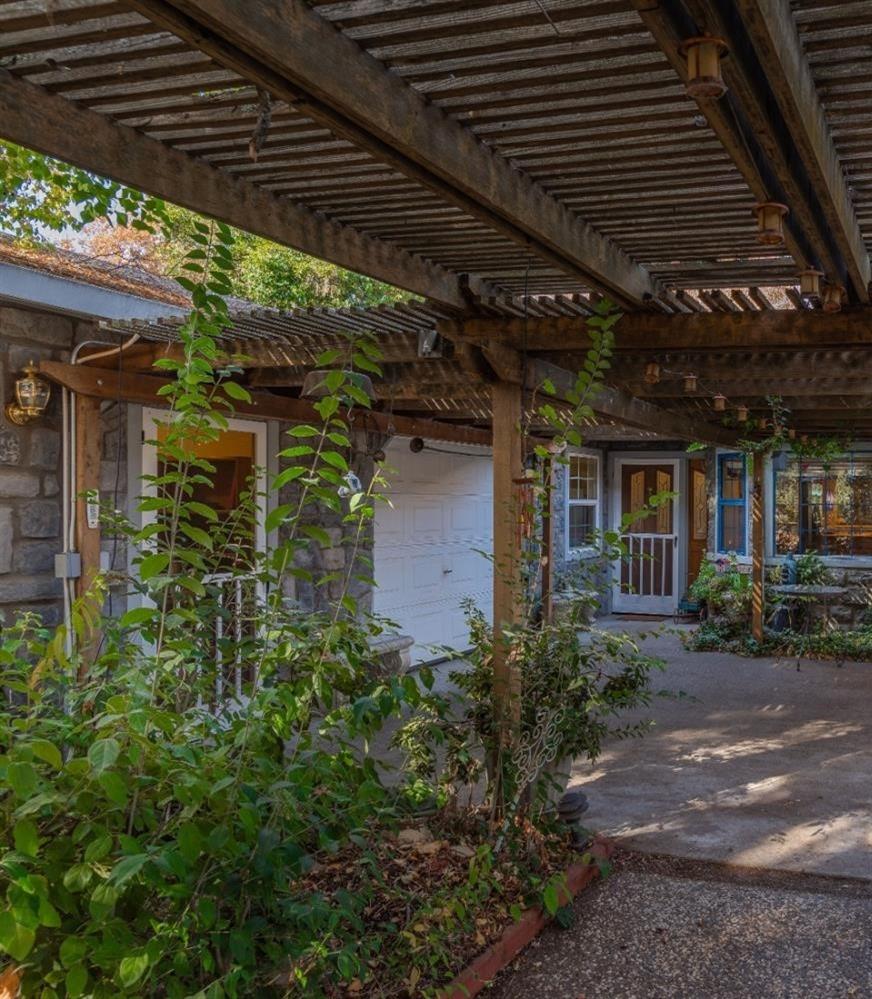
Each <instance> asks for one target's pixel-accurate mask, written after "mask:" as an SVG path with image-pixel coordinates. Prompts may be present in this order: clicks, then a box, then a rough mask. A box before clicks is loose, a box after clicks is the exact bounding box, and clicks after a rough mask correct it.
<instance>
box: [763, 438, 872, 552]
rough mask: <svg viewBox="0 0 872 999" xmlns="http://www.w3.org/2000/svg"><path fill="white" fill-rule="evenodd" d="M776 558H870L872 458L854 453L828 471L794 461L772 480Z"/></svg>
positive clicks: (871, 540)
mask: <svg viewBox="0 0 872 999" xmlns="http://www.w3.org/2000/svg"><path fill="white" fill-rule="evenodd" d="M775 542H776V551H777V552H778V554H781V555H783V554H785V553H787V552H807V551H816V552H819V553H820V554H822V555H869V554H872V455H854V456H853V457H848V458H843V459H842V460H840V461H834V462H832V463H831V464H829V465H828V466H827V467H826V468H824V467H823V465H821V464H820V463H818V462H811V461H803V462H796V461H794V462H792V463H791V465H790V467H789V468H788V469H787V471H783V472H778V473H777V474H776V476H775Z"/></svg>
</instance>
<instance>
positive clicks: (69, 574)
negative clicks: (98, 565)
mask: <svg viewBox="0 0 872 999" xmlns="http://www.w3.org/2000/svg"><path fill="white" fill-rule="evenodd" d="M81 575H82V556H81V555H80V554H79V553H78V552H60V554H58V555H55V577H56V578H57V579H78V578H79V576H81Z"/></svg>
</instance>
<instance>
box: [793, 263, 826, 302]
mask: <svg viewBox="0 0 872 999" xmlns="http://www.w3.org/2000/svg"><path fill="white" fill-rule="evenodd" d="M823 276H824V272H823V271H817V270H815V269H814V267H806V269H805V270H804V271H800V272H799V293H800V295H802V297H803V298H820V297H821V278H822V277H823Z"/></svg>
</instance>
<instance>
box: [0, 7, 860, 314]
mask: <svg viewBox="0 0 872 999" xmlns="http://www.w3.org/2000/svg"><path fill="white" fill-rule="evenodd" d="M311 6H312V7H313V8H314V10H315V11H316V12H317V14H318V15H319V16H320V17H321V18H324V19H325V20H327V21H329V22H330V23H331V24H333V25H334V26H335V27H336V28H337V29H338V30H339V31H341V32H342V33H343V34H344V35H346V36H347V37H348V38H351V39H353V40H354V41H355V42H356V43H357V44H358V45H359V46H360V47H362V48H363V49H364V50H365V51H366V52H368V53H369V54H371V55H372V56H373V57H374V58H375V59H377V60H378V61H379V62H380V63H382V64H383V65H384V66H385V67H386V69H387V70H388V71H389V72H390V74H391V75H392V76H395V77H399V78H401V79H402V80H404V81H405V82H406V83H407V84H408V86H409V87H411V88H412V89H413V90H414V91H416V92H417V93H419V94H420V95H422V96H424V97H425V98H426V99H427V101H428V102H430V104H431V105H434V106H435V107H438V108H440V109H442V110H443V111H444V113H445V115H446V116H448V117H450V118H451V119H453V120H454V121H456V122H459V123H460V124H462V126H463V127H464V128H465V129H467V130H468V131H470V132H471V133H472V134H473V135H474V136H475V137H476V138H477V139H478V140H479V141H480V142H481V143H482V144H483V145H484V146H486V147H487V148H488V149H489V150H492V151H493V152H494V153H496V154H497V155H498V156H499V157H500V158H501V159H503V160H505V161H506V162H508V163H509V164H511V166H512V168H513V169H514V170H516V171H520V172H522V173H523V174H524V175H526V177H528V178H530V179H531V180H533V181H534V182H535V183H536V185H537V186H538V187H539V188H541V189H542V190H544V191H545V192H547V193H548V194H549V195H551V196H552V197H553V198H554V199H556V201H557V202H559V204H560V205H563V206H565V207H566V208H567V209H569V210H570V211H571V212H573V213H576V214H577V215H578V216H579V217H580V218H582V219H584V220H585V221H586V222H588V223H590V224H591V225H592V226H593V227H594V228H595V229H596V230H597V231H598V232H599V233H601V234H602V235H603V236H605V237H607V238H608V239H609V240H611V241H612V242H613V243H614V244H615V245H616V246H617V247H619V248H620V249H621V250H623V251H624V252H625V253H626V254H627V255H628V256H629V257H630V258H632V259H633V260H634V261H636V262H637V263H638V264H639V265H641V266H642V267H643V268H644V269H645V270H646V271H647V272H649V273H650V275H651V277H652V279H653V280H654V282H655V283H658V284H659V285H660V286H661V287H662V288H663V290H664V291H665V290H667V289H669V288H672V289H685V288H700V287H707V288H714V287H727V288H733V287H736V286H748V285H761V284H762V285H781V284H791V283H793V281H794V277H795V266H794V264H793V261H792V260H791V259H790V257H788V256H786V255H785V253H784V251H783V250H779V249H777V248H776V249H767V248H763V247H760V246H759V245H758V244H757V243H756V242H755V234H754V220H753V218H752V214H751V206H752V204H753V202H754V200H755V199H754V198H753V197H752V195H751V193H750V192H749V189H748V187H747V185H746V184H745V182H744V180H743V178H742V175H741V174H740V173H739V171H738V170H737V169H736V167H735V166H734V165H733V163H732V162H731V160H730V158H729V156H728V155H727V153H726V152H725V151H724V149H723V148H722V146H721V145H720V143H719V141H718V139H717V138H716V136H715V134H714V133H713V132H712V131H711V130H710V129H709V128H708V126H707V125H706V122H705V119H703V118H702V117H701V116H700V114H699V110H698V107H697V105H696V103H695V102H694V101H693V100H691V99H690V98H688V97H687V96H686V95H685V93H684V90H683V86H682V84H681V82H680V81H679V79H678V78H677V77H676V75H675V73H674V71H673V69H672V68H671V66H670V65H669V63H668V62H667V60H666V58H665V56H664V55H663V53H662V52H661V50H660V48H659V47H658V45H657V43H656V42H655V40H654V38H653V37H652V36H651V34H650V33H649V31H648V30H647V28H646V27H645V25H644V24H643V22H642V21H641V19H640V18H639V15H638V14H637V13H636V11H635V10H633V9H632V7H631V5H630V4H629V3H627V2H624V0H547V3H546V2H539V0H519V2H514V3H506V2H504V0H463V2H457V0H408V2H405V0H399V2H397V0H391V2H388V0H312V2H311ZM795 6H796V7H797V8H799V13H800V14H801V15H803V16H804V14H805V9H806V8H809V9H812V8H816V7H820V4H814V3H799V4H796V5H795ZM844 6H845V7H853V8H857V9H858V10H859V9H860V8H862V7H863V6H864V5H863V4H846V5H844ZM827 14H828V20H832V19H834V18H836V14H837V12H836V11H834V9H832V8H830V9H828V12H827ZM843 20H844V21H845V23H846V25H848V29H847V30H854V29H853V28H852V27H851V25H852V24H853V23H854V22H855V21H856V20H857V17H856V15H855V17H854V21H851V19H850V18H844V19H843ZM803 23H805V22H803ZM863 24H864V25H865V21H863ZM835 30H838V29H835ZM858 30H861V31H862V30H863V26H862V25H861V26H860V28H859V29H858ZM833 33H834V31H833V30H829V31H827V32H824V33H823V35H824V36H825V38H826V39H827V40H829V39H830V38H831V36H832V35H833ZM820 34H821V33H820V32H818V33H812V34H809V35H807V37H808V39H809V41H810V42H811V43H813V44H817V42H818V41H819V40H823V39H819V35H820ZM829 51H830V50H829V49H827V50H826V52H827V55H829ZM811 56H812V57H813V58H814V60H815V65H816V66H821V65H822V60H823V56H822V55H821V53H819V52H818V51H817V50H816V49H814V48H813V49H812V50H811ZM0 61H2V64H3V65H4V66H5V67H6V68H7V69H8V70H9V71H10V72H11V73H12V74H13V76H15V77H16V78H20V79H23V80H26V81H28V82H30V83H33V84H35V85H37V86H39V87H41V88H43V89H44V90H45V91H47V92H49V93H51V94H54V95H59V96H62V97H63V98H64V99H66V100H69V101H73V102H75V103H76V105H77V106H79V107H83V108H87V109H91V110H93V111H96V112H98V113H99V114H101V115H104V116H107V117H109V118H110V119H112V120H113V121H115V122H118V123H121V124H125V125H129V126H131V127H133V128H134V129H136V130H137V131H139V132H141V133H143V134H144V135H147V136H149V137H151V138H154V139H157V140H159V141H160V142H162V143H165V144H167V145H169V146H172V147H174V148H176V149H178V150H181V151H183V152H184V153H186V154H187V155H189V156H191V157H196V158H197V159H200V160H202V161H204V162H205V163H208V164H210V165H211V166H214V167H215V168H217V169H220V170H221V171H224V172H227V173H229V174H231V175H233V176H235V177H239V178H244V179H245V180H247V181H249V182H251V183H253V184H256V185H258V186H259V187H260V188H262V189H264V190H267V191H270V192H273V193H275V194H276V195H279V196H281V197H282V198H288V199H292V200H293V201H294V202H296V203H298V204H303V205H305V206H306V207H308V208H311V209H312V210H314V211H315V212H317V213H320V214H322V215H323V216H326V217H327V218H329V219H332V220H335V221H337V222H339V223H341V224H342V225H343V226H347V227H351V228H353V229H355V230H357V231H359V232H362V233H365V234H367V235H369V236H371V237H375V238H376V239H378V240H379V241H382V242H383V243H387V244H390V245H392V246H397V247H401V248H403V249H405V250H407V251H409V252H410V253H412V254H414V255H416V256H420V257H423V258H426V259H427V260H430V261H433V262H435V263H436V264H439V265H440V266H442V267H444V268H446V269H447V270H449V271H451V272H456V273H461V274H462V273H474V274H476V275H477V276H479V277H480V278H481V279H482V280H483V281H486V282H489V283H490V284H491V285H493V286H494V287H495V288H497V289H498V290H501V291H504V292H505V293H507V294H515V295H517V294H520V293H522V292H523V291H524V290H525V289H526V290H527V291H529V292H530V293H536V294H570V295H571V294H577V293H579V292H581V291H585V290H587V286H586V285H585V283H584V282H582V281H580V280H579V278H578V276H577V275H572V274H567V273H566V272H565V271H563V270H561V269H560V268H559V267H556V266H554V264H552V263H550V262H549V261H547V260H542V259H540V258H538V257H537V256H536V255H535V254H531V253H530V252H528V251H527V250H526V249H525V248H524V246H523V245H521V244H520V243H519V242H518V241H514V240H511V239H509V238H507V236H506V235H504V234H503V233H501V232H497V231H494V229H493V228H492V227H490V226H489V225H488V224H487V223H485V222H483V221H481V220H480V219H478V218H475V217H473V216H471V215H470V214H468V213H466V212H464V211H463V210H462V209H461V208H459V207H457V206H456V205H454V204H451V203H448V202H446V200H445V199H444V198H442V197H440V196H439V194H438V193H436V192H435V191H433V190H431V189H428V188H427V187H426V186H424V185H423V184H421V183H418V182H416V181H415V180H413V179H411V178H410V177H409V176H406V175H404V174H403V173H402V172H400V171H399V170H398V169H396V167H395V166H393V165H391V164H390V163H388V162H386V161H383V160H380V159H379V158H378V157H377V156H374V155H373V154H372V153H371V152H370V151H368V150H365V149H361V148H359V147H357V146H356V145H355V144H354V143H353V142H351V141H349V140H348V139H347V138H342V137H338V136H337V135H336V134H333V133H332V132H331V131H330V130H329V129H328V128H325V127H324V126H323V125H321V124H318V123H316V122H315V121H313V120H312V119H311V118H308V117H306V115H305V114H303V113H301V111H299V110H298V109H297V108H296V107H295V106H294V105H293V104H292V103H287V102H283V101H279V102H277V103H275V104H274V106H273V109H272V115H271V123H270V126H269V128H268V130H267V134H266V139H265V142H264V144H263V146H262V148H261V149H260V151H259V153H258V155H257V157H256V160H255V159H253V158H252V156H251V155H250V152H249V141H250V139H251V137H252V135H253V133H254V131H255V128H256V126H257V124H258V119H259V96H258V91H257V88H256V87H255V86H253V85H252V84H251V83H250V81H249V80H247V79H246V78H245V77H244V76H242V75H240V74H238V73H236V72H234V71H232V70H230V69H227V68H225V67H224V66H222V65H221V64H220V61H219V60H216V59H213V58H210V57H209V56H207V55H205V54H204V53H203V52H200V51H198V50H197V49H196V48H195V47H194V46H192V45H190V44H188V43H187V42H185V41H183V40H181V39H180V38H179V37H177V36H176V35H174V34H172V33H170V32H168V31H166V30H162V29H160V28H159V27H157V26H156V25H155V23H153V21H151V20H149V18H147V17H145V16H143V15H142V14H140V13H137V12H136V11H135V10H134V8H133V6H132V5H129V4H126V3H120V2H111V0H110V2H105V0H52V3H51V5H50V6H48V7H47V6H46V5H45V4H43V3H41V2H38V0H12V2H5V3H3V4H2V5H0ZM856 103H857V105H858V107H857V108H856V111H857V115H858V116H861V115H862V109H861V108H860V107H859V105H860V103H861V102H860V101H859V100H858V101H857V102H856ZM842 104H844V101H842V102H841V104H839V102H838V101H837V102H836V106H834V107H833V113H834V114H835V115H836V118H835V121H834V124H835V125H836V127H837V128H838V129H840V131H841V133H842V135H843V136H844V133H845V131H846V129H847V130H849V131H851V134H852V135H854V141H856V135H855V133H854V131H853V128H854V126H855V125H856V124H858V121H857V120H856V119H853V118H852V120H851V121H850V122H847V121H846V119H845V115H846V113H847V112H846V110H845V109H844V108H843V107H842V106H841V105H842ZM859 124H860V126H861V127H862V121H860V122H859ZM858 168H859V167H858ZM857 183H858V184H859V185H860V189H861V190H862V189H863V188H862V184H863V179H862V175H860V176H858V177H857ZM869 210H872V209H868V208H867V212H868V211H869ZM868 221H870V220H869V219H868V214H867V222H868Z"/></svg>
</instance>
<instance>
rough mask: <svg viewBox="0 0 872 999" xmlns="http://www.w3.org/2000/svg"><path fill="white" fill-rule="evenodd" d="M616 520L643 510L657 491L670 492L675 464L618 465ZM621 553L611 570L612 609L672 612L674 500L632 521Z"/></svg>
mask: <svg viewBox="0 0 872 999" xmlns="http://www.w3.org/2000/svg"><path fill="white" fill-rule="evenodd" d="M616 480H617V484H618V487H619V490H620V494H619V498H620V510H619V515H620V517H622V518H623V517H624V516H625V515H627V514H631V513H636V512H638V511H640V510H642V509H643V508H644V507H645V505H646V504H647V503H648V502H649V500H650V498H651V497H652V496H653V495H655V494H658V493H667V492H675V491H676V488H677V483H678V463H677V462H675V461H662V462H654V461H650V462H649V461H645V462H642V461H629V460H628V461H618V462H617V465H616ZM625 541H626V546H627V553H626V555H625V556H624V557H623V558H622V559H621V560H620V563H619V564H618V565H617V566H616V567H615V586H614V590H615V592H614V609H615V610H616V611H618V612H624V613H627V612H635V613H638V614H671V613H673V611H674V610H675V608H676V606H677V602H678V595H679V594H678V524H677V518H676V510H675V499H674V498H673V499H671V500H668V501H667V502H665V503H663V504H662V505H660V506H659V507H658V508H657V509H656V510H655V511H654V512H653V513H651V514H649V515H648V516H647V517H644V518H642V519H640V520H636V521H635V522H634V523H633V524H632V525H631V527H630V528H629V529H628V531H627V532H626V534H625Z"/></svg>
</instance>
